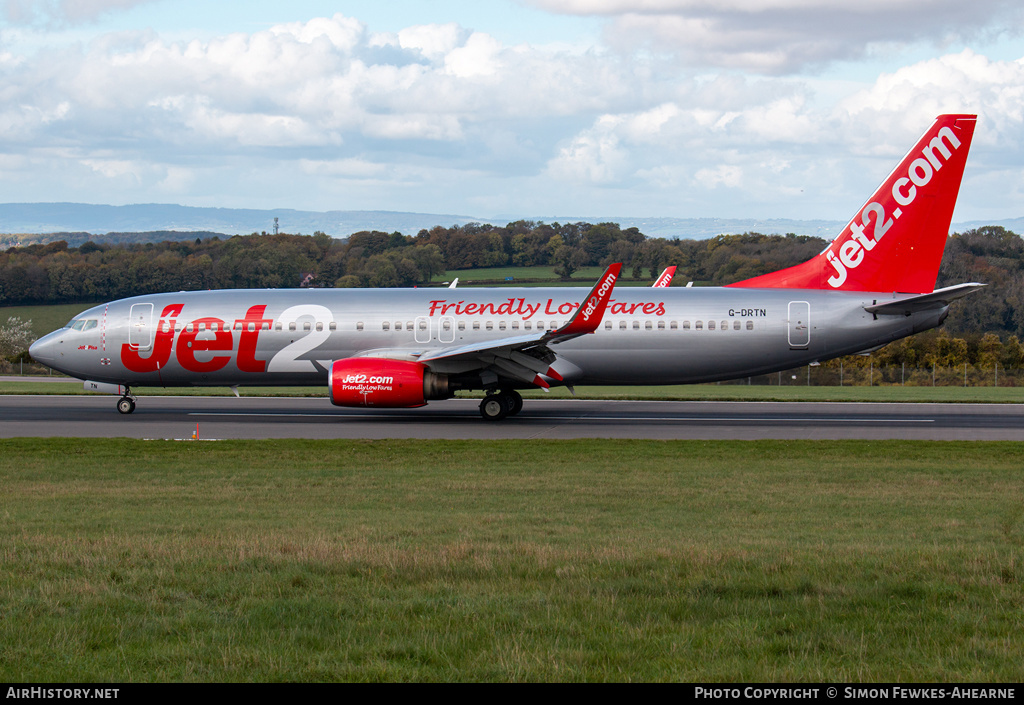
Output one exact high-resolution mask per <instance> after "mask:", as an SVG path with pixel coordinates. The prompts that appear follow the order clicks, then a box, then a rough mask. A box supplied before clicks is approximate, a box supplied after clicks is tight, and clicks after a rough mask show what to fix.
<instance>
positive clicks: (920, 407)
mask: <svg viewBox="0 0 1024 705" xmlns="http://www.w3.org/2000/svg"><path fill="white" fill-rule="evenodd" d="M115 400H116V398H115V397H107V396H0V437H2V438H15V437H23V436H30V437H54V436H61V437H83V438H117V437H127V438H181V439H184V438H191V436H192V435H193V433H194V432H196V430H197V425H198V436H199V438H200V439H229V438H239V439H251V438H372V439H381V438H412V439H416V438H446V439H518V440H530V439H542V438H546V439H570V438H636V439H650V440H667V439H708V440H711V439H735V440H753V439H767V438H773V439H867V440H874V439H921V440H1014V441H1022V440H1024V405H1016V404H869V403H812V402H692V401H690V402H676V401H585V400H528V401H527V402H526V405H525V406H524V408H523V411H522V412H521V413H520V414H519V415H518V416H515V417H512V418H508V419H505V420H503V421H499V422H496V423H495V422H487V421H484V420H483V419H482V418H481V417H480V415H479V413H478V410H477V407H478V404H479V403H478V402H477V401H474V400H460V399H453V400H448V401H441V402H434V403H432V404H430V405H429V406H426V407H423V408H420V409H343V408H337V407H333V406H331V404H330V402H329V401H328V400H327V399H324V398H269V397H267V398H255V397H243V398H240V399H238V398H234V397H160V396H141V397H139V399H138V407H137V409H136V411H135V413H133V414H131V415H127V416H122V415H121V414H119V413H117V411H116V410H115V408H114V402H115Z"/></svg>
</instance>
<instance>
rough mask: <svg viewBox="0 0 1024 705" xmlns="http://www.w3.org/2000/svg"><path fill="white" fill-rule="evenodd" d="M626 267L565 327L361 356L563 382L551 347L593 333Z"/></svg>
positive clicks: (612, 271)
mask: <svg viewBox="0 0 1024 705" xmlns="http://www.w3.org/2000/svg"><path fill="white" fill-rule="evenodd" d="M621 270H622V265H621V264H613V265H611V266H610V267H608V269H607V270H606V271H605V273H604V274H603V275H601V278H600V279H598V281H597V284H595V285H594V288H593V289H591V290H590V294H588V295H587V298H586V299H584V300H583V303H581V304H580V307H579V308H578V309H577V310H576V313H575V315H573V317H572V319H571V320H570V321H569V322H568V323H566V324H565V325H564V326H562V327H561V328H556V329H554V330H548V331H544V332H537V333H533V334H530V335H517V336H511V337H508V338H499V339H498V340H486V341H481V342H479V343H469V344H467V345H455V346H452V347H448V348H440V349H438V350H431V351H429V352H424V353H422V354H418V353H412V354H410V352H409V351H408V350H395V351H388V350H376V351H371V352H370V353H369V354H361V355H360V356H361V357H368V356H373V357H392V355H391V354H390V353H391V352H393V353H394V355H393V356H394V357H398V358H406V359H408V358H410V357H412V359H415V360H416V361H418V362H422V363H423V364H425V365H428V366H429V365H430V363H431V362H441V361H443V362H445V363H459V364H461V366H463V367H464V368H467V369H485V370H486V369H490V370H492V371H493V372H494V373H495V374H497V375H498V376H503V377H511V378H513V379H516V380H519V381H522V382H526V383H528V384H534V385H536V386H538V387H542V388H547V387H548V386H549V385H548V383H547V382H546V381H545V380H544V379H543V378H542V377H541V376H540V375H544V376H546V377H549V378H551V379H556V380H558V381H562V376H561V375H560V374H559V373H558V372H557V371H556V370H554V369H553V368H552V367H551V364H552V363H553V362H554V361H555V359H556V358H557V355H555V353H554V352H553V351H552V350H551V349H550V348H549V347H548V346H549V345H557V344H558V343H562V342H565V341H566V340H572V339H573V338H578V337H579V336H581V335H586V334H587V333H593V332H594V331H595V330H597V327H598V326H599V325H600V324H601V319H602V318H603V317H604V312H605V309H606V308H607V307H608V301H609V300H610V299H611V296H612V291H613V290H614V289H615V282H616V280H617V279H618V277H619V272H620V271H621Z"/></svg>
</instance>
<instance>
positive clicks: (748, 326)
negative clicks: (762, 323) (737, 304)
mask: <svg viewBox="0 0 1024 705" xmlns="http://www.w3.org/2000/svg"><path fill="white" fill-rule="evenodd" d="M747 330H754V322H753V321H747Z"/></svg>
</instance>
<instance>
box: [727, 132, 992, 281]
mask: <svg viewBox="0 0 1024 705" xmlns="http://www.w3.org/2000/svg"><path fill="white" fill-rule="evenodd" d="M976 121H977V116H976V115H940V116H939V117H938V118H936V120H935V122H934V123H933V124H932V126H931V127H930V128H929V129H928V131H927V132H925V134H924V136H923V137H922V138H921V139H920V140H919V141H918V143H917V144H916V145H914V148H913V149H911V150H910V152H909V153H908V154H907V156H905V157H904V158H903V160H902V161H901V162H900V164H899V166H897V167H896V169H895V170H894V171H893V172H892V173H891V174H890V175H889V177H888V178H887V179H886V180H885V181H884V182H883V183H882V185H881V186H880V187H879V188H878V190H877V191H875V193H874V195H873V196H872V197H871V198H870V199H869V200H868V202H867V203H866V204H865V205H864V207H863V208H861V210H860V212H859V213H857V215H855V216H854V217H853V220H851V221H850V223H849V224H848V225H847V226H846V227H845V228H844V229H843V231H842V232H841V233H840V234H839V236H838V237H836V238H835V239H834V240H833V241H832V242H831V244H830V245H829V246H828V247H827V248H825V250H824V251H822V252H821V254H819V255H818V256H817V257H815V258H814V259H812V260H809V261H807V262H804V263H803V264H799V265H797V266H795V267H789V268H788V269H783V270H780V271H778V272H772V273H770V274H764V275H762V276H759V277H754V278H753V279H747V280H745V281H741V282H738V283H736V284H731V285H730V286H733V287H744V288H747V287H750V288H754V287H763V288H770V289H825V290H838V291H891V292H902V293H912V294H921V293H930V292H931V291H932V290H933V289H934V287H935V279H936V277H937V276H938V272H939V264H940V262H941V260H942V252H943V250H944V249H945V246H946V237H947V235H948V234H949V224H950V220H951V219H952V217H953V207H954V206H955V205H956V197H957V194H958V193H959V191H960V181H961V179H962V178H963V175H964V165H965V164H966V162H967V152H968V151H969V150H970V147H971V138H972V137H973V136H974V126H975V123H976Z"/></svg>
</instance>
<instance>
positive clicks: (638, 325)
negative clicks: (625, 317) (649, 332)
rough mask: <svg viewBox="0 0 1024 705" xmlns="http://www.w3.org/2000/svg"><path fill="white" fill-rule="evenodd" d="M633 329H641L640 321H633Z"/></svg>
mask: <svg viewBox="0 0 1024 705" xmlns="http://www.w3.org/2000/svg"><path fill="white" fill-rule="evenodd" d="M633 330H640V321H633Z"/></svg>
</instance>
